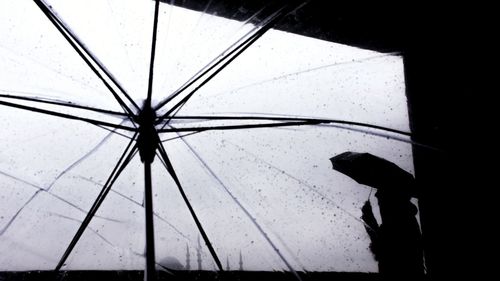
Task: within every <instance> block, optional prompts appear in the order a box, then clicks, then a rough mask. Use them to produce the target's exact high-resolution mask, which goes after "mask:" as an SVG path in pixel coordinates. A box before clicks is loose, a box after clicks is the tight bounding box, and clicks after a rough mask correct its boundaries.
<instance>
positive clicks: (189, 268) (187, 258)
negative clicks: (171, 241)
mask: <svg viewBox="0 0 500 281" xmlns="http://www.w3.org/2000/svg"><path fill="white" fill-rule="evenodd" d="M186 270H191V259H190V257H189V246H188V244H187V243H186Z"/></svg>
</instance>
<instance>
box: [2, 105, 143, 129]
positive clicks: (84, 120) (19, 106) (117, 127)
mask: <svg viewBox="0 0 500 281" xmlns="http://www.w3.org/2000/svg"><path fill="white" fill-rule="evenodd" d="M0 105H4V106H9V107H13V108H18V109H22V110H28V111H32V112H37V113H42V114H47V115H51V116H55V117H61V118H65V119H70V120H78V121H83V122H87V123H91V124H93V125H102V126H106V127H111V128H114V129H121V130H125V131H136V129H135V128H131V127H127V126H124V125H119V124H113V123H108V122H104V121H99V120H95V119H90V118H85V117H79V116H75V115H71V114H66V113H61V112H56V111H51V110H47V109H41V108H36V107H32V106H26V105H22V104H17V103H11V102H6V101H2V100H0Z"/></svg>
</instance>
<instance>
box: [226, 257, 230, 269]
mask: <svg viewBox="0 0 500 281" xmlns="http://www.w3.org/2000/svg"><path fill="white" fill-rule="evenodd" d="M230 269H231V267H229V256H228V257H226V270H227V271H229V270H230Z"/></svg>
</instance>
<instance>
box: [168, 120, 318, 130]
mask: <svg viewBox="0 0 500 281" xmlns="http://www.w3.org/2000/svg"><path fill="white" fill-rule="evenodd" d="M316 124H318V122H317V121H290V122H281V123H261V124H244V125H225V126H205V127H185V128H177V127H171V128H169V129H161V130H158V132H160V133H172V132H193V131H194V132H204V131H227V130H241V129H257V128H275V127H290V126H304V125H316Z"/></svg>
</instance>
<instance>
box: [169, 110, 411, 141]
mask: <svg viewBox="0 0 500 281" xmlns="http://www.w3.org/2000/svg"><path fill="white" fill-rule="evenodd" d="M171 119H181V120H182V119H191V120H192V119H204V120H249V121H257V120H265V121H289V122H292V121H296V122H307V123H309V122H311V123H313V125H318V124H341V125H351V126H357V127H365V128H370V129H377V130H381V131H387V132H391V133H396V134H399V135H404V136H411V133H410V132H405V131H401V130H396V129H391V128H388V127H383V126H378V125H373V124H368V123H362V122H355V121H346V120H339V119H319V118H297V117H276V116H210V115H199V116H172V117H171ZM248 125H252V124H247V125H234V126H248ZM255 125H259V124H255ZM224 127H225V126H214V128H224ZM228 127H229V126H228ZM205 128H210V127H205Z"/></svg>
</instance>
